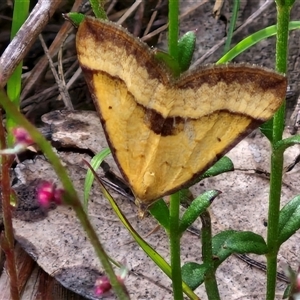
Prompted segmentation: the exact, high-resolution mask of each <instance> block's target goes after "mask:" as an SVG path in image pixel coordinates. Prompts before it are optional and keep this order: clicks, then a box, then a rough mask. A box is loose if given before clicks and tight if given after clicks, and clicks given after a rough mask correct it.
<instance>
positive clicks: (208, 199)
mask: <svg viewBox="0 0 300 300" xmlns="http://www.w3.org/2000/svg"><path fill="white" fill-rule="evenodd" d="M219 194H220V191H216V190H211V191H207V192H205V193H203V194H202V195H200V196H198V197H197V198H196V199H195V200H194V201H193V202H192V203H191V205H190V206H189V207H188V208H187V209H186V211H185V212H184V214H183V216H182V219H181V221H180V224H179V231H180V232H181V234H182V233H183V232H184V231H185V230H186V229H187V228H188V227H190V226H191V225H192V224H193V223H194V222H195V220H196V219H197V218H198V217H199V216H200V215H201V214H202V213H203V212H204V211H205V210H206V209H207V208H208V207H209V206H210V204H211V203H212V201H213V200H214V199H215V198H216V197H217V196H218V195H219Z"/></svg>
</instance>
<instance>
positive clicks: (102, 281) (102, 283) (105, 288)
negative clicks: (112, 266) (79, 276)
mask: <svg viewBox="0 0 300 300" xmlns="http://www.w3.org/2000/svg"><path fill="white" fill-rule="evenodd" d="M120 271H121V274H120V275H117V279H118V281H119V282H120V283H121V285H122V286H123V288H124V291H125V292H126V293H127V294H128V292H127V290H126V287H125V285H124V280H125V277H126V275H127V273H128V269H126V268H125V267H124V266H123V267H121V269H120ZM111 288H112V286H111V284H110V282H109V279H108V277H107V276H105V275H104V276H101V277H100V278H98V279H97V280H96V282H95V294H96V295H97V296H101V295H103V294H105V293H107V292H109V291H110V290H111Z"/></svg>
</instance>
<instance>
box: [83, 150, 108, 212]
mask: <svg viewBox="0 0 300 300" xmlns="http://www.w3.org/2000/svg"><path fill="white" fill-rule="evenodd" d="M110 153H111V152H110V149H109V148H105V149H103V150H102V151H101V152H99V153H98V154H96V155H95V156H94V157H93V159H92V160H91V166H92V168H93V169H94V170H97V169H98V168H99V166H100V165H101V163H102V162H103V160H104V159H105V158H106V157H107V156H108V155H109V154H110ZM94 178H95V177H94V174H93V173H92V172H91V170H88V171H87V174H86V177H85V181H84V197H83V208H84V210H85V211H87V208H88V199H89V195H90V191H91V188H92V185H93V182H94Z"/></svg>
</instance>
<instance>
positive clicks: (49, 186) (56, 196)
mask: <svg viewBox="0 0 300 300" xmlns="http://www.w3.org/2000/svg"><path fill="white" fill-rule="evenodd" d="M63 193H64V190H63V189H57V188H56V185H55V184H53V183H51V182H48V181H43V182H42V183H41V184H40V185H39V187H38V189H37V199H38V202H39V204H40V205H41V206H42V207H45V208H49V206H50V205H51V203H52V202H54V203H56V204H57V205H60V204H62V196H63Z"/></svg>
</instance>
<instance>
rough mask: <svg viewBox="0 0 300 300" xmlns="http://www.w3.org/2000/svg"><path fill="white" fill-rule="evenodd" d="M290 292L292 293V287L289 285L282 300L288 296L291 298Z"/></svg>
mask: <svg viewBox="0 0 300 300" xmlns="http://www.w3.org/2000/svg"><path fill="white" fill-rule="evenodd" d="M291 292H292V286H291V284H289V285H288V286H287V287H286V289H285V290H284V292H283V296H282V299H287V298H289V297H290V296H292V295H291ZM291 299H293V298H291Z"/></svg>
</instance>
